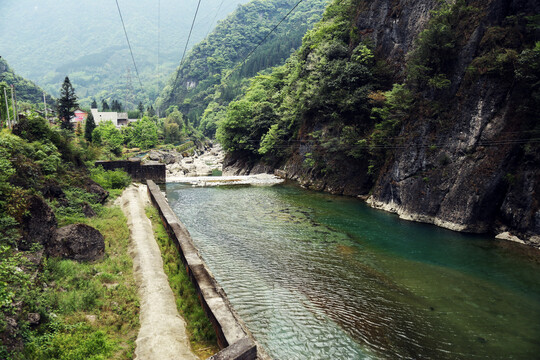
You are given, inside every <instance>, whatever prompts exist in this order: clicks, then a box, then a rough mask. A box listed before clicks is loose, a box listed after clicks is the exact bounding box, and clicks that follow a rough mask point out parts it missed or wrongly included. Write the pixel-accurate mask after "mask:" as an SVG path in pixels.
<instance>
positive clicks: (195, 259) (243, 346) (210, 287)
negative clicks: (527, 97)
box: [147, 180, 257, 360]
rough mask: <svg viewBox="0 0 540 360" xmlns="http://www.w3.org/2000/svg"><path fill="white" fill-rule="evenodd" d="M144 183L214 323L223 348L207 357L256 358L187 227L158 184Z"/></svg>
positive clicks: (251, 343)
mask: <svg viewBox="0 0 540 360" xmlns="http://www.w3.org/2000/svg"><path fill="white" fill-rule="evenodd" d="M147 184H148V193H149V195H150V199H151V200H152V203H153V204H154V206H155V207H156V208H157V209H158V211H159V215H160V217H161V219H162V221H163V224H164V225H165V228H166V229H167V232H168V233H169V236H170V237H171V239H172V240H173V242H174V243H175V244H176V247H177V248H178V251H179V253H180V258H181V260H182V263H183V264H184V266H185V268H186V271H187V273H188V275H189V278H190V279H191V281H192V282H193V284H194V285H195V288H196V289H197V293H198V295H199V300H200V301H201V304H202V306H203V308H204V310H205V312H206V314H207V316H208V318H209V319H210V321H211V322H212V325H213V326H214V330H215V331H216V334H217V339H218V344H219V346H220V348H222V349H223V350H221V351H220V352H219V353H217V354H216V355H214V356H212V357H210V358H209V360H210V359H212V360H224V359H237V360H252V359H256V358H257V347H256V345H255V342H254V341H253V339H252V338H251V337H249V336H248V335H247V333H246V331H244V328H243V326H242V325H241V321H240V319H239V318H238V315H237V314H236V313H235V312H234V310H233V309H232V307H231V305H230V303H229V301H228V299H227V295H226V294H225V292H224V291H223V289H222V288H221V287H220V286H219V284H218V283H217V281H216V280H215V279H214V277H213V276H212V274H211V273H210V271H209V270H208V268H207V266H206V264H204V262H203V260H202V259H201V257H200V255H199V252H198V250H197V248H196V247H195V245H194V244H193V240H192V239H191V235H190V234H189V232H188V230H187V229H186V227H185V226H184V224H182V223H181V222H180V220H178V218H177V217H176V215H175V214H174V212H173V211H172V209H171V207H170V206H169V203H168V202H167V200H166V199H165V196H163V194H162V193H161V191H160V189H159V187H158V186H157V185H156V184H155V183H154V182H153V181H152V180H148V181H147Z"/></svg>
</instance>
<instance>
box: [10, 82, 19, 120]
mask: <svg viewBox="0 0 540 360" xmlns="http://www.w3.org/2000/svg"><path fill="white" fill-rule="evenodd" d="M11 89H12V90H13V93H14V94H15V109H16V114H17V123H19V106H18V105H17V90H16V89H15V86H14V85H11Z"/></svg>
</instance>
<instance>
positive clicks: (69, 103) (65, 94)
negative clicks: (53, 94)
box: [58, 76, 79, 130]
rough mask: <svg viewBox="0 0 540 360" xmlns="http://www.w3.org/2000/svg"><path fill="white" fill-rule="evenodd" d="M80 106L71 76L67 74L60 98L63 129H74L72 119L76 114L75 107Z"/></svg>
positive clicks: (59, 108) (59, 106)
mask: <svg viewBox="0 0 540 360" xmlns="http://www.w3.org/2000/svg"><path fill="white" fill-rule="evenodd" d="M78 106H79V104H78V103H77V96H76V95H75V89H73V86H72V85H71V81H69V77H67V76H66V78H65V79H64V83H63V84H62V88H61V89H60V98H59V99H58V117H59V118H60V121H61V123H60V127H61V128H62V129H67V130H73V126H72V125H71V122H70V120H71V118H72V117H74V116H75V109H77V107H78Z"/></svg>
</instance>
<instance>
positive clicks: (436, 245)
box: [167, 184, 540, 359]
mask: <svg viewBox="0 0 540 360" xmlns="http://www.w3.org/2000/svg"><path fill="white" fill-rule="evenodd" d="M167 196H168V198H169V201H170V203H171V206H172V207H173V209H174V210H175V211H176V212H177V214H178V216H179V218H180V219H181V220H182V221H183V222H184V223H185V224H186V226H187V227H188V229H189V231H190V232H191V234H192V236H193V238H194V241H195V242H196V244H197V246H198V247H199V249H200V251H201V254H202V255H203V257H204V258H205V260H206V262H207V263H208V265H209V267H210V268H211V270H212V272H213V273H214V274H215V276H216V278H217V280H218V281H219V282H220V283H221V285H222V286H223V288H224V289H225V291H226V292H227V294H228V295H229V297H230V299H231V302H232V304H233V306H234V307H235V309H236V310H237V311H238V312H239V313H240V315H241V317H242V318H243V319H244V321H245V322H246V323H247V325H248V327H249V328H250V330H251V331H252V332H253V333H254V335H255V336H256V338H257V339H258V340H259V341H260V343H261V344H263V346H265V348H266V349H267V351H268V352H269V353H270V354H271V355H272V356H273V357H274V358H276V359H305V358H310V359H327V358H332V359H351V358H371V357H373V358H380V357H383V358H423V359H475V358H478V359H506V358H515V359H521V358H523V359H527V358H534V356H536V355H535V354H538V353H540V344H539V342H538V339H540V279H539V277H538V275H537V274H538V273H539V270H540V263H539V261H538V259H539V256H538V252H537V251H531V250H529V249H527V248H525V247H522V246H519V245H516V244H510V243H508V242H500V241H494V240H493V239H491V238H487V237H481V236H470V235H464V234H459V233H454V232H451V231H447V230H444V229H440V228H437V227H434V226H430V225H426V224H418V223H412V222H406V221H402V220H399V219H398V218H397V217H396V216H394V215H391V214H388V213H384V212H380V211H376V210H373V209H370V208H368V207H367V206H365V205H364V204H363V203H362V202H360V201H357V200H355V199H350V198H343V197H335V196H332V195H328V194H323V193H315V192H309V191H305V190H302V189H299V188H296V187H291V186H274V187H241V188H236V187H222V188H190V187H186V186H182V185H179V184H168V185H167Z"/></svg>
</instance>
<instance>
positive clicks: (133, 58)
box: [116, 0, 144, 90]
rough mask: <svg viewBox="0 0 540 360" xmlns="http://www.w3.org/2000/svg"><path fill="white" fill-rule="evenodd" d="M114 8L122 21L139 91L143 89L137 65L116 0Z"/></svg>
mask: <svg viewBox="0 0 540 360" xmlns="http://www.w3.org/2000/svg"><path fill="white" fill-rule="evenodd" d="M116 7H117V8H118V14H119V15H120V21H122V27H123V28H124V34H125V35H126V41H127V44H128V47H129V52H130V53H131V59H132V60H133V66H134V67H135V73H136V74H137V79H139V84H140V85H141V90H144V89H143V85H142V81H141V77H140V76H139V70H138V69H137V64H136V63H135V57H134V56H133V50H131V44H130V43H129V38H128V34H127V31H126V25H125V24H124V18H123V17H122V11H120V5H119V4H118V0H116Z"/></svg>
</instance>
